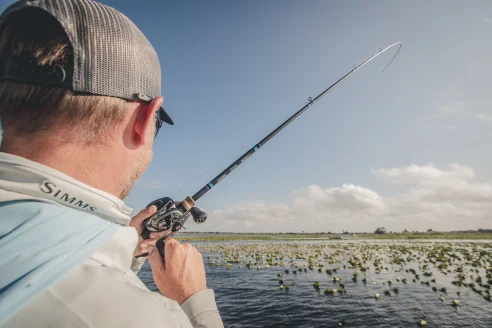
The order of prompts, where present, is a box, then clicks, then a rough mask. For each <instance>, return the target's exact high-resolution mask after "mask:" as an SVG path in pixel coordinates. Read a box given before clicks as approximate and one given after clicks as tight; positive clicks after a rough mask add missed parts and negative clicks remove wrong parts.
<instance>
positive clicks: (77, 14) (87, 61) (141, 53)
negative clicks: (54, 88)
mask: <svg viewBox="0 0 492 328" xmlns="http://www.w3.org/2000/svg"><path fill="white" fill-rule="evenodd" d="M26 7H37V8H40V9H43V10H45V11H47V12H49V13H50V14H51V15H53V16H54V17H55V18H56V19H57V20H58V22H59V23H60V24H61V26H62V27H63V29H64V30H65V32H66V34H67V36H68V38H69V40H70V42H71V44H72V47H73V53H74V72H73V90H74V91H78V92H84V93H91V94H96V95H102V96H112V97H119V98H124V99H128V100H133V99H136V98H135V94H136V93H143V94H146V95H149V96H151V97H156V96H160V95H161V68H160V64H159V59H158V58H157V54H156V52H155V50H154V48H153V47H152V45H151V44H150V42H149V41H148V40H147V38H146V37H145V36H144V35H143V33H142V32H141V31H140V30H139V29H138V28H137V27H136V26H135V24H133V22H132V21H130V19H128V17H126V16H125V15H123V14H122V13H120V12H119V11H117V10H115V9H114V8H111V7H108V6H106V5H103V4H100V3H98V2H94V1H91V0H35V1H19V2H16V3H14V4H13V5H11V6H10V7H9V8H7V9H6V10H5V11H4V13H3V14H2V16H1V17H0V24H1V23H2V21H3V20H4V19H5V17H6V16H7V15H8V14H10V13H12V12H14V11H17V10H20V9H23V8H26Z"/></svg>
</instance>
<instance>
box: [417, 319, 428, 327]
mask: <svg viewBox="0 0 492 328" xmlns="http://www.w3.org/2000/svg"><path fill="white" fill-rule="evenodd" d="M419 325H420V326H421V327H427V321H425V320H424V319H422V320H420V322H419Z"/></svg>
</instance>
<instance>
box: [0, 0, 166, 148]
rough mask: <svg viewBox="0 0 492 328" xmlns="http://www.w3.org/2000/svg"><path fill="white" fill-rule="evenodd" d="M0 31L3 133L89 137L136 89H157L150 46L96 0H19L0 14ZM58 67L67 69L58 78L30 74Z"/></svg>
mask: <svg viewBox="0 0 492 328" xmlns="http://www.w3.org/2000/svg"><path fill="white" fill-rule="evenodd" d="M0 34H1V42H0V56H2V58H3V63H2V65H3V66H4V67H5V72H4V73H5V75H4V79H3V81H2V80H0V120H1V122H2V128H3V129H4V131H5V133H6V134H13V135H17V136H33V135H37V136H39V135H43V134H46V133H50V132H53V131H71V133H70V134H66V135H65V138H66V139H65V140H66V141H67V142H74V141H81V142H84V143H93V142H94V141H97V140H100V139H101V134H103V133H104V131H106V129H107V128H108V127H110V126H113V125H114V124H117V123H118V122H120V121H121V120H122V118H123V117H124V115H125V114H126V111H125V109H126V108H127V106H126V105H127V102H129V101H138V100H139V99H138V96H137V95H138V94H139V93H141V94H145V95H148V96H150V97H152V98H153V97H156V96H159V95H160V88H161V81H160V65H159V60H158V58H157V54H156V53H155V51H154V49H153V48H152V46H151V45H150V43H149V42H148V40H147V39H146V38H145V36H144V35H143V34H142V33H141V32H140V30H139V29H138V28H137V27H136V26H135V25H134V24H133V23H132V22H131V21H130V20H129V19H128V18H127V17H126V16H124V15H123V14H121V13H120V12H118V11H116V10H115V9H113V8H110V7H107V6H105V5H102V4H100V3H97V2H93V1H91V0H69V1H60V0H41V1H20V2H17V3H14V4H13V5H11V6H10V7H9V8H7V9H6V10H5V12H4V13H3V14H2V16H1V17H0ZM0 62H1V61H0ZM9 65H10V66H11V67H13V68H12V69H10V71H9ZM4 67H2V68H4ZM58 67H61V68H62V70H63V72H62V73H63V74H65V75H66V76H65V80H64V81H62V82H61V83H59V81H54V82H53V81H52V80H50V78H49V77H47V76H46V74H45V76H41V75H39V74H36V72H37V70H45V71H46V72H44V73H48V74H52V73H53V74H54V73H55V72H56V70H57V69H59V68H58ZM22 70H25V71H22ZM0 71H1V70H0ZM29 71H31V72H34V74H31V75H29V74H27V73H29ZM12 72H13V73H14V74H11V73H12ZM19 72H20V74H17V73H19ZM37 73H39V72H37ZM46 77H47V78H46ZM0 79H1V77H0ZM57 82H58V83H57Z"/></svg>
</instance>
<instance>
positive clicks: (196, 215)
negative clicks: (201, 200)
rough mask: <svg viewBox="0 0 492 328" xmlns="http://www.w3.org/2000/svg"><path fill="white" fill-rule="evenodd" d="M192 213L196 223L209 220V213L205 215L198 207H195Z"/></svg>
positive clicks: (191, 210)
mask: <svg viewBox="0 0 492 328" xmlns="http://www.w3.org/2000/svg"><path fill="white" fill-rule="evenodd" d="M190 213H191V216H193V220H194V221H195V222H196V223H203V222H205V221H206V220H207V213H205V212H204V211H202V210H201V209H199V208H198V207H196V206H193V207H192V208H191V209H190Z"/></svg>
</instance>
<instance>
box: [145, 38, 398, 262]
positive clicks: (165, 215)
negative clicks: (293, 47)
mask: <svg viewBox="0 0 492 328" xmlns="http://www.w3.org/2000/svg"><path fill="white" fill-rule="evenodd" d="M402 45H403V44H402V43H401V42H395V43H393V44H391V45H389V46H387V47H386V48H381V49H379V51H378V52H377V53H375V54H374V55H372V56H371V57H369V58H367V59H366V60H364V61H363V62H362V63H360V64H359V65H355V66H354V67H353V68H352V70H351V71H349V72H348V73H347V74H345V75H344V76H342V77H341V78H340V79H339V80H338V81H336V82H335V83H333V84H332V85H331V86H329V87H328V88H327V89H326V90H324V91H323V92H322V93H320V94H319V95H318V96H317V97H315V98H314V99H313V98H311V97H309V100H308V103H307V104H306V105H305V106H304V107H302V108H301V109H300V110H298V111H297V112H296V113H295V114H294V115H292V116H291V117H289V118H288V119H287V120H286V121H285V122H283V123H282V124H281V125H279V126H278V127H277V128H276V129H275V130H273V131H272V132H270V134H268V135H267V136H266V137H264V138H263V139H262V140H261V141H260V142H258V143H257V144H256V145H254V146H253V147H252V148H251V149H249V150H248V151H246V152H245V153H244V154H243V155H242V156H241V157H239V158H238V159H237V160H235V161H234V162H233V163H232V164H231V165H229V166H228V167H227V168H226V169H225V170H223V171H222V172H221V173H219V174H218V175H217V176H216V177H215V178H213V179H212V180H211V181H210V182H209V183H207V184H206V185H205V186H203V188H201V189H200V190H199V191H198V192H197V193H195V194H194V195H193V196H191V197H190V196H188V197H186V199H185V200H183V201H182V202H180V203H174V201H173V200H172V199H171V198H169V197H164V198H160V199H157V200H155V201H153V202H152V203H150V204H149V205H147V207H149V206H152V205H155V206H156V207H157V212H156V213H155V214H153V215H152V216H150V217H149V218H147V219H146V220H145V221H144V231H143V233H142V237H143V238H144V239H148V238H149V236H150V233H151V232H158V231H163V232H164V233H163V235H162V237H161V238H160V239H159V240H158V241H157V243H156V246H157V248H158V249H159V251H160V253H161V255H162V258H163V259H164V240H166V239H167V238H170V237H172V236H173V235H174V233H175V232H177V231H179V230H181V228H182V227H183V225H184V224H185V222H186V221H187V220H188V218H189V217H190V216H192V217H193V220H194V221H195V222H196V223H203V222H205V221H206V220H207V214H205V212H203V211H202V210H200V209H199V208H198V207H196V206H195V203H196V201H198V200H199V199H200V198H201V197H202V196H203V195H205V194H206V193H207V192H208V191H209V190H211V189H212V188H213V187H215V186H216V185H217V184H218V183H219V182H220V181H222V180H223V179H224V178H225V177H226V176H228V175H229V174H230V173H231V172H232V171H234V170H235V169H236V168H237V167H238V166H239V165H241V164H242V163H244V161H246V160H247V159H248V158H249V157H250V156H251V155H253V154H254V153H255V152H256V151H258V150H259V149H260V148H261V147H263V146H264V145H265V144H266V143H267V142H268V141H270V139H272V138H273V137H274V136H275V135H277V134H278V133H279V132H280V131H282V130H283V129H284V128H285V127H286V126H287V125H289V124H290V123H292V122H293V121H294V120H295V119H296V118H298V117H299V116H300V115H301V114H302V113H304V112H305V111H306V110H308V109H309V108H310V107H311V106H313V105H314V104H315V103H316V102H317V101H318V100H320V99H321V98H323V97H324V96H325V95H326V94H327V93H328V92H329V91H331V90H332V89H333V88H334V87H336V86H337V85H338V84H339V83H341V82H342V81H343V80H345V79H346V78H348V77H349V76H350V75H352V74H354V73H355V72H356V71H358V70H359V69H360V68H362V66H364V65H366V64H367V63H369V62H370V61H371V60H373V59H374V58H376V57H378V56H379V55H381V54H382V53H384V52H386V51H387V50H389V49H391V48H393V47H395V46H399V48H398V51H397V52H396V53H395V55H394V56H393V58H392V59H391V61H390V62H389V63H388V65H386V67H385V68H384V69H383V72H384V71H385V70H386V68H388V66H389V65H390V64H391V63H392V62H393V60H394V59H395V58H396V56H397V55H398V53H399V52H400V49H401V47H402Z"/></svg>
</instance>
